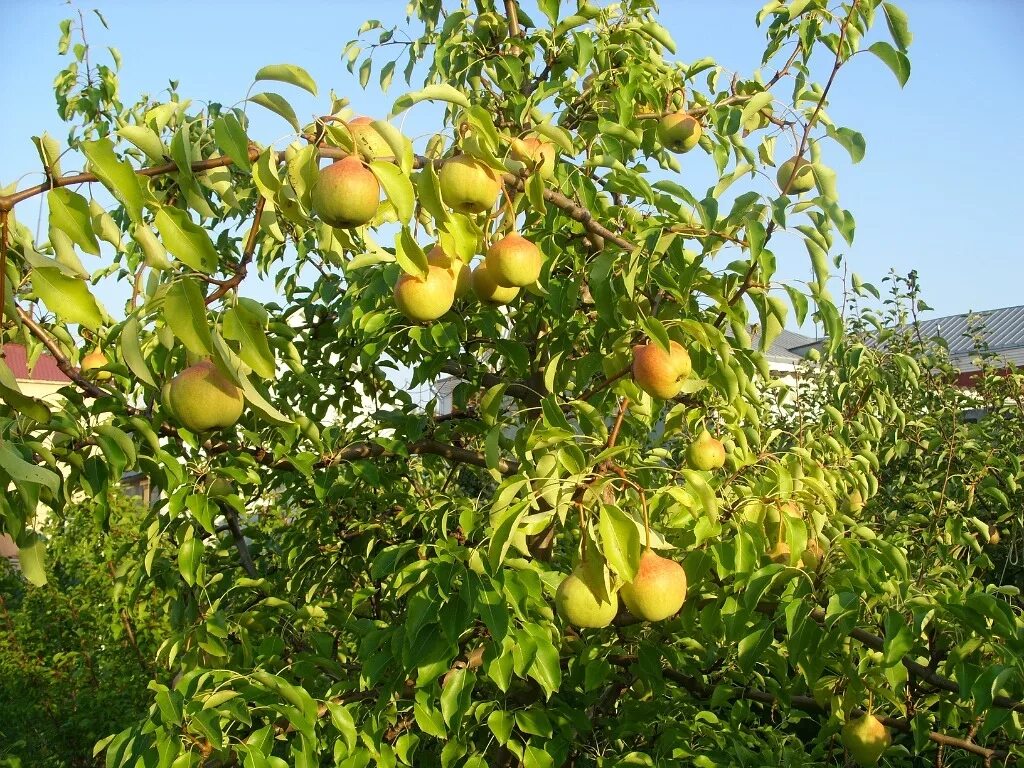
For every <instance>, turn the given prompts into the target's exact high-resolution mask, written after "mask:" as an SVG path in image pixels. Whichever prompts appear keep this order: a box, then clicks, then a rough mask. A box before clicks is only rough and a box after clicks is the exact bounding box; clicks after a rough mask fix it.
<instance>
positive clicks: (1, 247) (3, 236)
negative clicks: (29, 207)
mask: <svg viewBox="0 0 1024 768" xmlns="http://www.w3.org/2000/svg"><path fill="white" fill-rule="evenodd" d="M10 215H11V212H10V211H0V328H3V327H4V312H6V311H7V299H6V294H5V290H6V287H5V281H6V280H7V237H8V234H9V233H8V221H7V220H8V218H9V217H10ZM2 356H3V354H2V353H0V357H2Z"/></svg>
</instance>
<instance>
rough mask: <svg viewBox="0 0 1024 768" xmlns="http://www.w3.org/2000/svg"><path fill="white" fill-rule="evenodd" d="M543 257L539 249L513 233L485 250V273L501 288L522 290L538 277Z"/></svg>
mask: <svg viewBox="0 0 1024 768" xmlns="http://www.w3.org/2000/svg"><path fill="white" fill-rule="evenodd" d="M543 264H544V256H543V255H542V254H541V252H540V248H538V247H537V246H536V245H534V244H533V243H531V242H530V241H529V240H527V239H526V238H525V237H521V236H520V235H518V234H516V233H515V232H513V233H512V234H511V235H506V236H505V237H503V238H501V240H499V241H498V242H496V243H495V244H494V245H492V246H491V247H490V248H488V249H487V273H488V274H490V275H492V276H493V277H494V282H496V283H497V284H498V285H500V286H501V287H502V288H522V287H523V286H526V285H532V284H533V283H535V282H537V278H538V277H540V270H541V267H542V266H543Z"/></svg>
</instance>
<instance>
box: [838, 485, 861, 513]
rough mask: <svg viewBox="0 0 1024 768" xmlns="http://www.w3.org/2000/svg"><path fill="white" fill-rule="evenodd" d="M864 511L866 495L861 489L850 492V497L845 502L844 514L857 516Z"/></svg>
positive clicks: (843, 506) (843, 505)
mask: <svg viewBox="0 0 1024 768" xmlns="http://www.w3.org/2000/svg"><path fill="white" fill-rule="evenodd" d="M862 509H864V495H863V494H862V493H861V492H860V490H859V489H854V490H853V491H850V495H849V496H847V497H846V498H845V499H844V500H843V504H842V510H843V512H845V513H846V514H848V515H857V514H860V511H861V510H862Z"/></svg>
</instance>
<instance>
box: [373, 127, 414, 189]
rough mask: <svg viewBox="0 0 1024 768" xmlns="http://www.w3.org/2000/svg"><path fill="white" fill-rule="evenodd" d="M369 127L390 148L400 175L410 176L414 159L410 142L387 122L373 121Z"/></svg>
mask: <svg viewBox="0 0 1024 768" xmlns="http://www.w3.org/2000/svg"><path fill="white" fill-rule="evenodd" d="M371 125H372V126H373V130H375V131H376V132H377V133H379V134H380V135H381V136H382V137H383V139H384V141H386V142H387V144H388V146H389V147H391V151H392V152H393V153H394V157H395V160H396V161H397V162H398V167H399V168H401V169H402V173H404V174H405V175H406V176H408V175H410V174H411V173H412V166H413V160H414V159H415V157H414V153H413V148H412V142H411V141H409V139H407V138H406V137H405V134H403V133H402V132H401V131H400V130H398V129H397V128H395V126H393V125H392V124H391V123H389V122H388V121H387V120H374V121H373V123H371Z"/></svg>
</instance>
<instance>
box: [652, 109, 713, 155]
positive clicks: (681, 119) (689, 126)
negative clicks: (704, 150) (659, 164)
mask: <svg viewBox="0 0 1024 768" xmlns="http://www.w3.org/2000/svg"><path fill="white" fill-rule="evenodd" d="M703 131H704V129H703V128H701V125H700V121H699V120H698V119H697V118H695V117H693V116H692V115H689V114H687V113H686V112H673V113H671V114H668V115H665V116H664V117H662V118H661V121H660V122H659V123H658V141H659V142H660V143H661V145H662V146H663V147H665V149H668V150H671V151H672V152H677V153H683V152H689V151H690V150H691V149H693V148H694V147H696V146H697V142H699V141H700V136H701V134H702V133H703Z"/></svg>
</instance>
